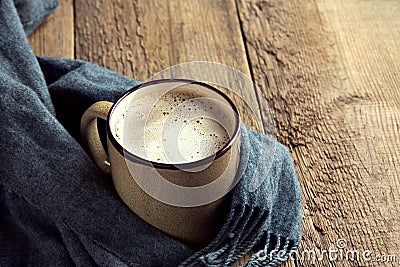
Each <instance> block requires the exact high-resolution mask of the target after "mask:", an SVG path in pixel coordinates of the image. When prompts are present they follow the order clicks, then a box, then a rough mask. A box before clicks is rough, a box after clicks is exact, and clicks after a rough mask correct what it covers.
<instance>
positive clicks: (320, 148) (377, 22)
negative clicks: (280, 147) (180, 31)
mask: <svg viewBox="0 0 400 267" xmlns="http://www.w3.org/2000/svg"><path fill="white" fill-rule="evenodd" d="M238 7H239V8H238V9H239V13H240V19H241V23H242V27H243V32H244V35H245V40H246V47H247V49H248V54H249V59H250V64H251V69H252V73H253V74H254V79H255V80H256V82H257V84H258V86H260V88H261V89H262V90H263V93H264V95H265V96H266V100H267V101H268V103H269V104H270V105H271V106H272V107H273V111H274V114H275V118H276V125H277V128H278V131H277V132H278V137H279V138H278V139H279V140H280V141H281V142H283V143H284V144H286V145H287V146H289V148H290V150H291V151H292V155H293V157H294V160H295V164H296V166H297V172H298V174H299V179H300V182H301V185H302V190H303V194H304V196H303V199H304V213H303V241H302V245H301V249H300V251H299V254H301V253H302V252H304V251H310V250H313V251H315V252H316V253H317V257H320V258H323V260H318V259H314V260H309V259H307V257H305V258H304V259H301V257H300V258H299V259H298V260H297V261H289V262H288V263H287V264H286V265H285V266H289V265H293V264H295V265H296V266H311V265H313V266H382V265H386V266H395V265H394V264H395V263H393V262H389V263H382V262H371V261H368V260H365V259H363V258H362V257H361V256H360V257H361V259H360V260H356V261H350V260H348V259H346V258H344V260H336V261H335V260H333V261H329V257H328V255H321V253H323V250H329V249H338V247H337V242H338V240H340V239H344V240H346V242H347V247H345V248H343V249H342V251H344V253H346V252H347V251H357V252H359V253H360V255H362V254H361V253H362V252H364V251H368V250H369V251H371V253H372V255H371V258H374V257H376V256H385V255H386V256H388V255H394V256H396V257H397V259H396V260H397V264H398V262H399V261H400V255H399V254H398V253H399V250H400V228H399V226H400V197H399V196H400V186H399V185H400V175H399V173H400V134H399V125H400V124H399V122H400V94H399V91H398V90H397V88H396V87H398V85H399V84H400V75H399V73H400V30H399V29H400V20H399V17H398V14H400V5H398V2H397V1H355V0H354V1H329V0H316V1H306V0H294V1H273V0H267V1H265V0H260V1H258V0H255V1H253V0H240V1H238ZM386 259H387V257H386ZM396 266H397V265H396Z"/></svg>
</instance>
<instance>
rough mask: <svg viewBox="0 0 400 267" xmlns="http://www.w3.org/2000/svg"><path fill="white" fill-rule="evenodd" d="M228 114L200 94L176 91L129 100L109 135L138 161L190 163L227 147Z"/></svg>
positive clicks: (226, 109) (221, 105)
mask: <svg viewBox="0 0 400 267" xmlns="http://www.w3.org/2000/svg"><path fill="white" fill-rule="evenodd" d="M128 102H130V103H128ZM121 104H123V103H121ZM230 113H232V111H231V110H229V107H227V104H226V103H223V102H221V101H220V100H215V99H213V98H210V97H209V96H207V95H206V94H204V93H203V92H200V91H196V90H188V89H185V88H175V89H172V90H170V91H168V92H166V93H163V94H162V95H157V94H148V95H141V96H138V97H134V96H133V97H131V98H128V99H127V100H126V103H125V106H124V108H122V109H121V111H120V112H119V113H118V114H116V115H117V118H116V120H115V123H114V131H113V135H114V136H115V138H116V139H117V141H118V142H120V143H121V144H123V146H124V147H125V149H127V150H128V151H130V152H131V153H133V154H135V155H137V156H139V157H141V158H144V159H147V160H151V161H154V162H159V163H170V164H177V163H185V162H193V161H197V160H200V159H203V158H206V157H208V156H211V155H214V154H215V153H216V152H217V151H218V150H220V149H221V148H223V147H224V146H225V145H226V144H227V143H228V142H229V140H230V135H231V134H230V133H228V132H231V131H232V130H231V129H232V125H233V117H232V115H230Z"/></svg>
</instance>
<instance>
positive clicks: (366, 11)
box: [29, 0, 400, 266]
mask: <svg viewBox="0 0 400 267" xmlns="http://www.w3.org/2000/svg"><path fill="white" fill-rule="evenodd" d="M61 2H62V3H61V6H60V8H59V10H58V11H57V12H56V13H55V14H54V15H52V16H50V17H49V19H48V20H47V22H46V23H45V24H44V25H42V26H41V27H40V28H39V29H38V30H37V31H36V32H34V33H33V34H32V35H31V36H30V38H29V39H30V41H31V44H32V46H33V48H34V51H35V52H36V53H37V54H40V55H48V56H57V57H66V58H76V59H83V60H88V61H91V62H93V63H97V64H99V65H102V66H105V67H107V68H110V69H112V70H115V71H117V72H120V73H123V74H125V75H128V76H130V77H134V78H136V79H139V80H146V79H147V78H149V77H150V76H151V75H152V74H154V73H156V72H158V71H160V70H163V69H165V68H167V67H169V66H172V65H175V64H178V63H183V62H189V61H197V60H204V61H213V62H219V63H223V64H226V65H229V66H232V67H234V68H236V69H238V70H240V71H241V72H243V73H244V74H245V75H247V76H248V77H250V78H251V79H253V80H254V81H255V83H256V84H257V86H258V87H259V89H260V91H259V92H258V93H257V92H255V91H251V90H250V91H248V92H245V93H247V94H248V97H249V99H250V101H254V103H256V104H257V103H258V101H263V102H264V103H267V104H268V105H269V107H270V109H271V110H272V114H273V118H274V122H275V125H276V130H277V139H278V141H280V142H281V143H283V144H285V145H286V146H288V148H289V149H290V151H291V153H292V156H293V158H294V161H295V164H296V168H297V173H298V176H299V179H300V183H301V188H302V191H303V199H304V210H303V240H302V243H301V247H300V250H299V253H298V257H297V259H296V260H290V261H288V262H287V263H286V264H285V266H400V252H399V251H400V91H399V89H400V2H399V1H390V0H386V1H384V0H364V1H361V0H358V1H357V0H337V1H336V0H291V1H283V0H276V1H274V0H254V1H250V0H237V1H236V2H235V1H234V0H225V1H224V0H199V1H194V0H189V1H178V0H171V1H170V0H135V1H130V0H118V1H112V0H101V1H95V0H74V1H73V0H62V1H61ZM242 111H243V112H244V113H245V112H246V111H245V110H242ZM264 115H265V114H264ZM264 115H263V114H262V116H264ZM244 120H245V121H246V122H248V123H251V119H249V118H247V117H246V116H244ZM345 245H346V246H345ZM338 246H339V247H338ZM339 248H341V251H342V252H343V254H344V255H342V256H341V257H340V255H339V257H338V259H336V260H335V259H334V258H333V259H331V261H329V257H328V255H327V252H328V250H329V249H331V250H333V249H337V250H339V251H340V249H339ZM369 251H370V252H371V253H369ZM302 252H306V253H302ZM307 253H308V254H311V256H307ZM312 253H316V255H314V256H313V255H312ZM351 253H359V256H360V259H358V260H357V259H355V260H354V261H352V260H351V256H352V255H350V254H351ZM346 254H347V255H346ZM336 256H338V255H336ZM363 256H364V257H363ZM374 260H375V261H374ZM378 260H380V261H381V262H377V261H378ZM384 260H385V261H387V262H386V263H384V262H382V261H384Z"/></svg>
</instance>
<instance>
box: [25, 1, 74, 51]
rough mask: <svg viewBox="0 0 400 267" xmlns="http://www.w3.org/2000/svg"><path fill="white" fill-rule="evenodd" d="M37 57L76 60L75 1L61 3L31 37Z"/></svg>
mask: <svg viewBox="0 0 400 267" xmlns="http://www.w3.org/2000/svg"><path fill="white" fill-rule="evenodd" d="M28 40H29V42H30V44H31V46H32V49H33V51H34V52H35V54H36V55H44V56H52V57H62V58H71V59H73V58H74V12H73V0H63V1H60V6H59V8H58V9H57V11H56V12H55V13H54V14H52V15H50V16H49V17H48V18H47V19H46V20H45V21H44V22H43V24H42V25H40V26H39V27H38V28H37V29H36V30H35V31H34V32H33V33H32V34H31V35H30V36H29V37H28Z"/></svg>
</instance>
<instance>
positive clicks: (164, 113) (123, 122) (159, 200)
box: [81, 79, 240, 248]
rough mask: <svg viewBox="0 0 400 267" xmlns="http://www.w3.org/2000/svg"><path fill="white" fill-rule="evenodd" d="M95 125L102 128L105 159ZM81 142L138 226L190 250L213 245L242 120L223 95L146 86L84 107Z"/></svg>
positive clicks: (231, 181)
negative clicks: (100, 122)
mask: <svg viewBox="0 0 400 267" xmlns="http://www.w3.org/2000/svg"><path fill="white" fill-rule="evenodd" d="M97 118H101V119H104V120H106V121H107V152H106V151H105V149H104V148H103V145H102V143H101V140H100V137H99V133H98V129H97ZM81 137H82V142H83V144H84V146H85V147H86V149H87V150H88V151H89V153H90V154H91V156H92V158H93V160H94V162H95V163H96V164H97V165H98V167H99V168H100V169H101V170H103V171H104V172H105V173H108V174H111V176H112V179H113V183H114V186H115V188H116V191H117V192H118V194H119V196H120V197H121V199H122V200H123V201H124V202H125V204H126V205H127V206H128V207H129V208H130V209H131V210H132V211H133V212H134V213H135V214H137V215H138V216H139V217H140V218H142V219H143V220H144V221H146V222H148V223H149V224H151V225H153V226H154V227H156V228H158V229H159V230H161V231H163V232H165V233H167V234H169V235H170V236H172V237H174V238H176V239H178V240H180V241H183V242H184V243H186V244H188V245H189V246H192V247H194V248H200V247H203V246H205V245H207V244H208V243H209V242H211V241H212V240H213V238H215V236H216V234H217V233H218V231H219V230H220V228H221V226H222V224H223V221H224V219H225V215H226V207H225V205H224V201H223V200H224V196H225V195H226V194H227V193H228V192H229V191H230V190H231V189H232V188H233V186H234V185H235V184H236V183H237V181H238V179H239V178H238V177H236V172H237V169H238V164H239V157H240V151H239V150H240V119H239V113H238V110H237V108H236V107H235V105H234V104H233V102H232V101H231V100H230V99H229V98H228V97H227V96H226V95H225V94H223V93H222V92H220V91H219V90H217V89H216V88H214V87H212V86H210V85H208V84H205V83H202V82H197V81H191V80H184V79H165V80H155V81H150V82H146V83H143V84H140V85H138V86H136V87H134V88H132V89H131V90H129V91H127V92H126V93H124V94H123V95H122V96H121V97H120V98H119V100H118V101H116V103H111V102H107V101H100V102H97V103H94V104H93V105H92V106H90V107H89V109H88V110H86V112H85V113H84V114H83V116H82V120H81Z"/></svg>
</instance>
